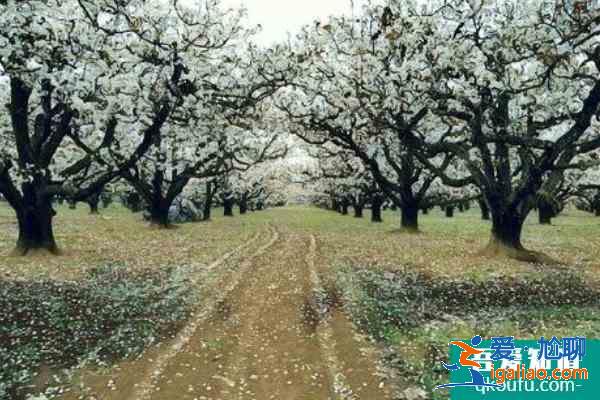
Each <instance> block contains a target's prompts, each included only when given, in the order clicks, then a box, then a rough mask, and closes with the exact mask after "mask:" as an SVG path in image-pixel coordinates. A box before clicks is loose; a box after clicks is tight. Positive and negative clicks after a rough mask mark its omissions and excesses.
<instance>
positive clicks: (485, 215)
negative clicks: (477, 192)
mask: <svg viewBox="0 0 600 400" xmlns="http://www.w3.org/2000/svg"><path fill="white" fill-rule="evenodd" d="M479 208H480V209H481V219H483V220H485V221H489V219H490V208H489V207H488V205H487V203H486V201H485V200H483V199H481V200H479Z"/></svg>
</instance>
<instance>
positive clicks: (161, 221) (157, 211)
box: [148, 200, 171, 228]
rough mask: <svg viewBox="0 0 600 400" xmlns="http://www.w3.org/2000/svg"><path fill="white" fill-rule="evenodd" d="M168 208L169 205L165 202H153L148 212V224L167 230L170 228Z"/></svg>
mask: <svg viewBox="0 0 600 400" xmlns="http://www.w3.org/2000/svg"><path fill="white" fill-rule="evenodd" d="M170 206H171V204H167V201H165V200H161V201H156V202H153V204H152V206H151V207H150V209H149V210H148V211H149V212H150V224H151V225H152V226H156V227H159V228H169V227H170V226H171V222H170V221H169V208H170Z"/></svg>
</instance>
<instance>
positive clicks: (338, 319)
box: [63, 226, 392, 400]
mask: <svg viewBox="0 0 600 400" xmlns="http://www.w3.org/2000/svg"><path fill="white" fill-rule="evenodd" d="M238 250H239V251H236V252H233V253H232V254H229V255H227V257H223V258H222V259H220V260H219V261H217V262H216V263H214V265H212V266H209V267H208V268H207V270H206V271H201V272H198V274H199V275H198V276H197V277H196V279H195V280H196V281H197V282H198V283H199V287H198V290H200V291H201V292H200V294H201V296H202V297H201V298H203V299H205V301H202V302H201V303H200V306H199V310H198V312H197V313H196V314H195V316H194V317H193V318H192V319H191V320H190V321H189V322H188V324H187V325H186V326H185V327H184V328H183V329H182V330H181V331H180V333H179V334H178V336H177V337H175V338H173V339H172V340H169V341H165V342H163V343H161V344H160V345H158V346H155V347H153V348H151V349H149V350H148V351H146V352H145V353H144V354H143V355H142V357H140V358H139V359H137V360H134V361H126V362H122V363H120V364H119V365H116V366H114V367H111V368H110V369H109V370H106V371H98V370H97V369H90V370H85V369H82V370H80V371H79V372H78V373H77V375H76V385H75V387H74V388H72V389H71V391H70V392H68V393H66V394H65V395H64V396H63V399H65V400H75V399H81V398H84V399H98V400H100V399H102V400H173V399H185V400H209V399H213V400H217V399H221V400H230V399H231V400H232V399H236V400H242V399H256V400H269V399H277V400H288V399H290V400H291V399H306V400H308V399H311V400H326V399H369V400H378V399H391V398H392V396H391V393H390V392H391V388H390V387H389V385H388V384H387V382H386V381H385V377H384V376H383V375H384V374H382V373H381V369H380V367H379V365H378V359H379V357H378V349H377V348H376V347H375V346H374V345H373V344H372V343H371V342H370V341H369V340H367V338H366V337H364V336H363V335H361V334H359V333H358V332H357V330H356V328H355V327H354V325H353V324H352V323H351V321H349V319H348V318H347V317H346V315H345V314H344V313H343V312H342V311H341V310H339V309H337V308H331V307H330V309H323V307H322V306H321V305H319V304H318V301H317V296H316V295H315V294H316V293H319V292H320V291H322V290H323V288H322V287H321V279H320V274H321V272H322V271H321V270H322V269H323V268H326V266H325V265H323V263H321V262H320V258H319V253H318V252H319V249H318V242H317V240H316V238H315V237H314V236H312V235H311V234H308V233H300V232H296V231H292V230H289V229H288V228H285V227H283V226H277V227H276V228H275V227H270V228H269V229H268V230H267V231H265V232H264V233H263V234H261V235H260V236H259V237H256V238H255V240H253V241H252V242H249V243H247V244H246V245H245V246H242V248H240V249H238Z"/></svg>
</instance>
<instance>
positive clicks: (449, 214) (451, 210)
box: [446, 206, 454, 218]
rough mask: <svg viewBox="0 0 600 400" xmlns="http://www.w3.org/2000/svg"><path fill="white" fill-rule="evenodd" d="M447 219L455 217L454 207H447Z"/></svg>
mask: <svg viewBox="0 0 600 400" xmlns="http://www.w3.org/2000/svg"><path fill="white" fill-rule="evenodd" d="M446 217H448V218H452V217H454V207H452V206H447V207H446Z"/></svg>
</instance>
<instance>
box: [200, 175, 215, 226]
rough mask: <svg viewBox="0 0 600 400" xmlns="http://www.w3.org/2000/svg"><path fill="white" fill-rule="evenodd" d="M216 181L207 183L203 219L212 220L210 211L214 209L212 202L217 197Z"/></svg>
mask: <svg viewBox="0 0 600 400" xmlns="http://www.w3.org/2000/svg"><path fill="white" fill-rule="evenodd" d="M214 186H215V185H214V183H212V182H207V183H206V199H204V207H203V210H202V221H210V212H211V210H212V203H213V199H214V197H215V190H214V189H215V187H214Z"/></svg>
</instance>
